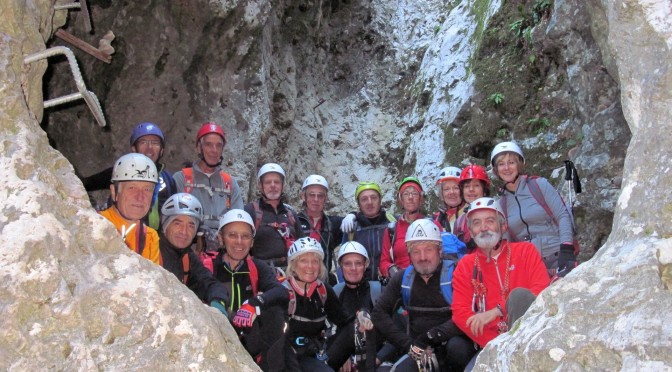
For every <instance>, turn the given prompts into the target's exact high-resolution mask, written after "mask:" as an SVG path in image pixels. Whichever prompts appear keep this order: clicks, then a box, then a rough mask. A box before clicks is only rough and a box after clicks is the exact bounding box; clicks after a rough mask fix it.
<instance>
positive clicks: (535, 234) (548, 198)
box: [490, 142, 577, 277]
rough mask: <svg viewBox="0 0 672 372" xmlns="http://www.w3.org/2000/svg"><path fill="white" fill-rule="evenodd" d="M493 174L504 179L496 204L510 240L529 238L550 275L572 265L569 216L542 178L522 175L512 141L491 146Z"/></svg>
mask: <svg viewBox="0 0 672 372" xmlns="http://www.w3.org/2000/svg"><path fill="white" fill-rule="evenodd" d="M490 159H491V161H492V169H493V171H494V173H495V175H496V176H497V177H498V178H499V179H500V180H502V182H504V185H503V186H502V188H501V189H500V195H501V200H500V204H501V206H502V208H503V209H504V215H505V216H506V219H507V222H508V225H509V234H510V237H511V241H514V242H522V241H529V242H532V244H534V246H535V247H537V249H538V250H539V253H540V254H541V257H542V258H543V260H544V263H545V264H546V267H547V269H548V272H549V275H550V276H551V277H552V276H554V275H555V274H556V273H558V272H560V273H561V274H560V275H566V274H567V273H568V272H570V271H571V270H572V269H574V267H575V266H576V262H577V260H576V252H575V250H574V244H573V242H574V227H573V226H574V225H573V221H572V215H571V214H570V213H569V210H568V209H567V206H566V205H565V202H564V201H563V200H562V197H561V196H560V194H559V193H558V191H557V190H556V189H555V188H553V186H552V185H551V184H550V183H549V182H548V180H546V179H545V178H543V177H534V176H532V177H530V176H527V175H524V174H521V173H522V172H523V169H524V167H525V157H524V156H523V151H522V150H521V149H520V146H518V145H517V144H516V143H515V142H502V143H500V144H498V145H497V146H495V148H494V149H493V150H492V155H491V157H490Z"/></svg>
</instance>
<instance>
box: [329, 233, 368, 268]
mask: <svg viewBox="0 0 672 372" xmlns="http://www.w3.org/2000/svg"><path fill="white" fill-rule="evenodd" d="M349 253H357V254H359V255H362V256H364V258H365V259H366V267H369V253H368V252H367V251H366V248H364V246H363V245H361V244H359V243H358V242H356V241H354V240H353V241H349V242H345V243H343V244H342V245H341V249H340V250H339V251H338V258H337V259H336V261H338V263H339V265H340V263H341V257H343V256H345V255H346V254H349Z"/></svg>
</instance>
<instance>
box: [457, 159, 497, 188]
mask: <svg viewBox="0 0 672 372" xmlns="http://www.w3.org/2000/svg"><path fill="white" fill-rule="evenodd" d="M474 179H476V180H481V181H483V182H485V184H486V186H487V187H490V178H488V173H487V172H486V171H485V168H483V167H481V166H480V165H476V164H472V165H467V166H466V167H464V169H462V173H461V174H460V184H462V182H464V181H468V180H474Z"/></svg>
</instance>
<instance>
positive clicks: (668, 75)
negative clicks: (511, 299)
mask: <svg viewBox="0 0 672 372" xmlns="http://www.w3.org/2000/svg"><path fill="white" fill-rule="evenodd" d="M588 5H589V7H590V9H591V27H592V28H593V29H594V30H595V32H593V34H594V35H595V38H596V39H597V40H598V41H599V43H600V44H601V45H602V48H601V50H602V53H603V54H604V55H605V60H607V61H611V63H610V67H609V68H610V69H615V70H616V71H617V73H618V75H617V76H618V80H619V81H620V83H621V92H622V93H621V102H622V104H623V112H624V114H625V117H626V120H627V122H628V125H629V127H630V130H631V132H632V140H631V141H630V145H629V147H628V154H627V157H626V159H625V168H624V171H623V186H622V189H623V191H622V192H621V194H620V197H619V199H618V204H617V206H616V211H615V217H614V225H613V230H612V233H611V235H610V236H609V240H608V241H607V243H606V244H605V246H604V248H602V249H601V250H600V251H599V252H598V253H597V254H596V255H595V257H593V259H592V260H591V261H589V262H587V263H584V264H582V265H580V266H579V267H578V268H577V270H575V271H574V272H572V273H571V274H570V275H568V276H567V277H566V278H565V279H564V280H562V281H560V282H558V283H557V284H554V285H553V286H551V288H549V289H548V290H546V291H544V292H543V293H542V294H541V295H540V298H539V299H537V301H536V302H535V304H534V305H533V307H532V309H531V310H530V311H529V312H528V313H527V314H526V315H525V316H524V317H523V319H522V321H521V322H520V324H519V325H518V326H514V330H513V331H512V332H509V334H507V335H505V336H502V337H500V338H498V339H497V340H495V341H494V342H493V343H492V344H491V345H489V346H488V347H487V348H486V349H485V350H484V351H483V353H482V356H481V357H480V358H479V360H478V364H479V366H478V368H477V370H502V369H511V370H572V371H579V370H612V371H613V370H628V371H631V370H658V371H662V370H670V369H671V368H672V355H671V354H670V353H669V350H670V347H672V327H671V326H670V324H669V322H666V321H665V320H664V317H663V318H661V316H660V314H661V311H663V312H664V311H665V310H664V309H668V308H669V307H670V306H671V305H672V295H671V294H670V285H671V284H672V281H671V276H670V273H672V265H671V264H672V240H671V239H670V236H671V235H670V229H671V228H672V214H671V213H672V209H671V208H670V205H671V204H670V203H671V202H672V199H671V198H670V194H669V193H668V192H666V188H667V186H668V185H670V184H672V179H671V178H670V177H671V175H670V172H669V166H668V164H669V157H670V149H671V148H672V147H671V145H672V143H670V141H671V138H670V136H669V135H666V134H664V133H669V130H670V123H669V119H668V118H669V116H670V108H671V107H672V105H671V103H672V102H671V101H672V93H671V92H672V89H671V87H672V85H671V83H672V71H670V69H669V63H668V61H669V60H670V58H671V57H672V48H671V47H672V25H670V22H669V19H670V16H671V15H672V8H670V6H669V3H666V2H664V1H661V2H655V1H635V0H633V1H617V2H611V1H591V2H589V4H588ZM605 26H606V27H607V29H605V28H603V27H605ZM654 82H655V83H654ZM652 158H655V160H654V159H652Z"/></svg>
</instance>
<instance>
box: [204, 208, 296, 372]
mask: <svg viewBox="0 0 672 372" xmlns="http://www.w3.org/2000/svg"><path fill="white" fill-rule="evenodd" d="M219 226H220V227H219V232H218V234H217V236H218V238H219V241H220V244H221V246H222V249H221V250H220V251H219V253H218V255H217V257H216V258H215V260H214V264H213V275H214V277H215V278H216V279H217V280H218V281H219V282H221V283H224V287H225V288H227V290H228V296H227V297H226V299H225V306H226V310H227V311H228V313H229V314H231V315H230V321H231V323H232V325H233V327H234V328H235V329H236V332H237V333H238V335H239V336H240V338H241V342H242V343H243V346H245V349H246V350H247V351H248V352H249V353H250V355H252V357H253V358H254V359H255V360H256V361H257V362H258V363H259V366H260V367H261V369H262V370H263V371H284V370H286V369H285V367H284V351H283V347H284V346H283V342H282V341H283V331H282V329H283V327H284V320H285V311H284V308H285V306H286V304H287V300H288V293H287V290H286V289H285V288H284V287H283V286H282V285H280V283H279V282H278V279H277V277H276V275H275V271H274V270H273V269H272V268H270V267H269V266H268V265H266V264H265V263H264V262H263V261H261V260H258V259H256V258H252V257H251V256H250V254H249V253H250V249H251V248H252V242H253V241H254V239H255V233H256V229H255V227H254V222H253V221H252V217H250V215H249V214H248V213H247V212H245V211H244V210H242V209H231V210H229V211H228V212H226V213H225V214H224V215H223V216H222V218H220V220H219ZM262 336H263V337H262Z"/></svg>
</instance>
